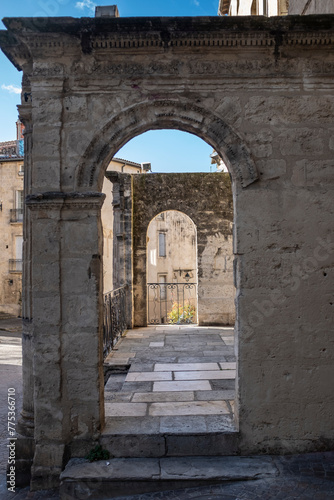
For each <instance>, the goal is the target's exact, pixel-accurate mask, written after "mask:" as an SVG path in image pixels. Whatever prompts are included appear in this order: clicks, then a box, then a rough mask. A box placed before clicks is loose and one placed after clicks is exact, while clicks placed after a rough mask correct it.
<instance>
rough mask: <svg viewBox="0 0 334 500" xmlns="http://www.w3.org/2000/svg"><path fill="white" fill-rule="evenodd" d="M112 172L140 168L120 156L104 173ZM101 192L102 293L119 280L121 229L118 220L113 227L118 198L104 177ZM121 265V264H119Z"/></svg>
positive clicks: (108, 290)
mask: <svg viewBox="0 0 334 500" xmlns="http://www.w3.org/2000/svg"><path fill="white" fill-rule="evenodd" d="M112 172H124V173H128V174H129V173H130V174H131V173H132V174H140V173H141V172H142V168H141V165H140V163H134V162H131V161H127V160H122V159H121V158H113V159H112V160H111V162H110V163H109V165H108V167H107V171H106V175H108V174H109V173H111V176H112V175H113V174H112ZM102 193H103V194H105V195H106V197H105V200H104V203H103V205H102V211H101V219H102V229H103V293H107V292H110V291H111V290H113V289H114V288H117V286H118V282H119V268H118V266H117V264H116V261H117V262H119V249H118V243H117V240H119V239H122V237H123V236H122V234H123V233H122V229H121V228H120V227H119V224H118V221H117V223H116V224H115V227H114V211H115V210H116V212H117V210H118V199H114V196H113V185H112V183H110V181H109V180H108V178H107V177H105V179H104V181H103V186H102ZM120 267H121V266H120Z"/></svg>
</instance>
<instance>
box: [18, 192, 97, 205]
mask: <svg viewBox="0 0 334 500" xmlns="http://www.w3.org/2000/svg"><path fill="white" fill-rule="evenodd" d="M104 198H105V195H104V194H103V193H98V192H86V193H77V192H75V193H63V192H60V191H59V192H56V191H55V192H53V191H52V192H46V193H36V194H31V195H28V196H27V197H26V205H27V207H28V208H30V209H31V210H40V209H41V208H42V209H44V210H45V209H47V210H59V209H68V210H72V209H73V210H82V209H90V210H99V209H100V208H101V206H102V204H103V202H104Z"/></svg>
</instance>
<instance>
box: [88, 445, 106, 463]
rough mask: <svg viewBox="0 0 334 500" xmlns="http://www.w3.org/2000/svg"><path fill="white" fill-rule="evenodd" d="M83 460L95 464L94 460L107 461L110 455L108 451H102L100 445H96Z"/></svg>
mask: <svg viewBox="0 0 334 500" xmlns="http://www.w3.org/2000/svg"><path fill="white" fill-rule="evenodd" d="M85 458H86V459H87V460H89V461H90V462H95V461H96V460H108V458H110V453H109V451H108V450H103V448H102V446H101V445H100V444H97V445H96V446H95V448H93V449H91V450H90V452H89V453H88V455H86V456H85Z"/></svg>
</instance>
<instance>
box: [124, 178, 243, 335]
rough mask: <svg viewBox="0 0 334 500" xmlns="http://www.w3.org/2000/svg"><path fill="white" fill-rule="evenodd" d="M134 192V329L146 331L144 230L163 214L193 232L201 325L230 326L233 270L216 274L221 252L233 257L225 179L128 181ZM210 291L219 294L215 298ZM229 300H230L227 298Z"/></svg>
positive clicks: (228, 183)
mask: <svg viewBox="0 0 334 500" xmlns="http://www.w3.org/2000/svg"><path fill="white" fill-rule="evenodd" d="M132 189H133V203H132V206H133V219H134V221H133V229H132V234H133V294H134V325H135V326H146V325H147V317H146V313H147V311H146V302H147V300H146V292H147V290H146V271H147V260H146V258H147V256H146V245H147V243H146V234H147V229H148V226H149V224H150V222H151V220H152V219H153V218H154V217H155V216H156V215H158V214H159V213H160V212H162V211H166V210H178V211H179V212H182V213H184V214H185V215H187V216H188V217H189V218H190V219H191V221H192V222H193V223H194V225H195V227H196V231H197V262H198V264H197V267H198V292H199V302H198V320H199V324H200V325H208V324H211V325H213V324H215V325H219V324H220V325H223V324H224V325H226V324H229V323H230V324H234V319H235V316H234V307H233V297H234V287H233V276H232V272H231V266H230V268H229V269H228V270H227V269H226V268H225V269H224V271H222V270H221V269H219V266H217V268H215V265H216V263H215V260H216V256H217V255H219V253H220V252H222V253H224V252H226V254H227V255H228V256H229V258H230V259H231V257H232V225H233V200H232V192H231V181H230V178H229V175H228V174H220V173H217V174H211V173H197V174H196V173H179V174H148V175H140V176H138V175H136V176H134V177H133V179H132ZM194 194H195V196H194ZM231 289H233V291H231ZM214 290H219V291H220V293H219V294H218V295H217V294H216V293H215V292H214ZM224 290H225V291H224ZM226 290H228V292H226ZM228 294H230V296H229V297H226V295H228ZM229 299H230V300H229ZM224 300H225V305H223V304H224ZM231 301H232V305H231Z"/></svg>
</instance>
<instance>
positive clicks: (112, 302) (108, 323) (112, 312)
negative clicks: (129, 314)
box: [103, 286, 127, 358]
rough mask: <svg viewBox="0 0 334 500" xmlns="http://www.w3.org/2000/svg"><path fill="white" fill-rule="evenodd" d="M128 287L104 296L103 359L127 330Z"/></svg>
mask: <svg viewBox="0 0 334 500" xmlns="http://www.w3.org/2000/svg"><path fill="white" fill-rule="evenodd" d="M126 328H127V324H126V286H123V287H121V288H117V289H115V290H112V291H111V292H108V293H106V294H105V295H104V325H103V357H104V358H105V357H106V356H107V355H108V354H109V352H110V351H111V350H112V348H113V347H114V345H115V344H116V342H117V340H118V339H119V338H120V336H121V335H122V333H123V332H124V331H125V330H126Z"/></svg>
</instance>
